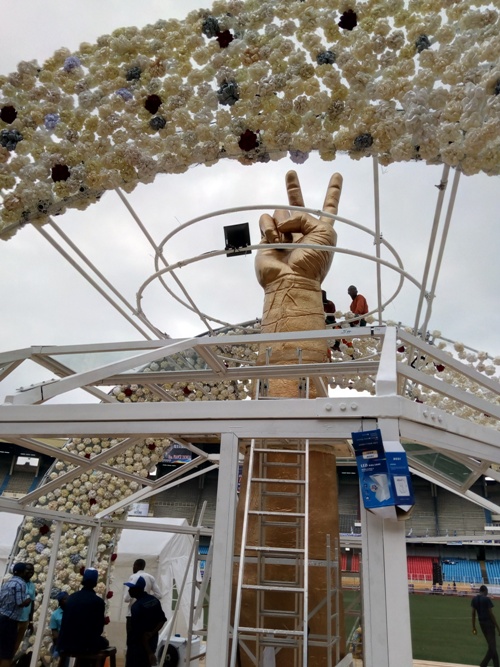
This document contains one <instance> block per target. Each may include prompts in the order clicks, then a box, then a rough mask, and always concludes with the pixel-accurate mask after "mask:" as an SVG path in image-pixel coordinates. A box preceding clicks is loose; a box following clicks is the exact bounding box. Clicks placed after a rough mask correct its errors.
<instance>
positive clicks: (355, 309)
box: [347, 285, 368, 327]
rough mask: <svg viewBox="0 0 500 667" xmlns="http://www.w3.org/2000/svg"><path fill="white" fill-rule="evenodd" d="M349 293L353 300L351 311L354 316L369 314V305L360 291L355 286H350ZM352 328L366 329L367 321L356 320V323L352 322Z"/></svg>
mask: <svg viewBox="0 0 500 667" xmlns="http://www.w3.org/2000/svg"><path fill="white" fill-rule="evenodd" d="M347 293H348V294H349V296H350V297H351V299H352V303H351V306H350V311H351V313H353V315H366V314H367V312H368V304H367V302H366V299H365V297H364V296H363V295H362V294H358V289H357V287H355V286H354V285H350V286H349V287H348V288H347ZM350 325H351V327H357V326H361V327H366V320H365V319H361V320H355V321H354V322H350Z"/></svg>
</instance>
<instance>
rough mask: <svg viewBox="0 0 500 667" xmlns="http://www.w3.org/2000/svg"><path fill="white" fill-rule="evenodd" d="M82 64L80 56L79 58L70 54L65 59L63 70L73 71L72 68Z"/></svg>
mask: <svg viewBox="0 0 500 667" xmlns="http://www.w3.org/2000/svg"><path fill="white" fill-rule="evenodd" d="M81 64H82V63H81V62H80V58H77V57H76V56H68V57H67V58H66V60H65V61H64V65H63V70H64V71H65V72H71V70H73V69H76V68H77V67H80V65H81Z"/></svg>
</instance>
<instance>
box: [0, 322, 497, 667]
mask: <svg viewBox="0 0 500 667" xmlns="http://www.w3.org/2000/svg"><path fill="white" fill-rule="evenodd" d="M337 337H344V338H345V337H350V338H354V339H356V338H357V339H358V340H361V339H363V338H373V339H378V340H380V341H381V342H382V347H381V349H380V354H379V355H378V356H377V357H376V358H370V359H367V360H363V359H359V360H354V361H351V362H337V363H325V364H314V365H308V364H296V365H291V366H272V365H269V366H259V367H256V366H253V365H252V364H240V365H239V366H237V367H235V368H226V366H225V365H224V364H223V362H222V359H221V356H220V351H218V349H217V348H219V350H220V347H219V346H223V345H229V344H234V343H237V344H247V345H251V344H254V343H255V342H257V341H258V342H259V343H261V344H262V343H265V342H266V341H269V342H272V341H275V340H285V339H286V340H296V341H297V345H298V346H300V341H301V340H304V339H325V338H326V339H327V340H329V341H332V340H333V339H335V338H337ZM401 342H404V343H405V344H406V345H407V346H412V347H414V348H415V349H418V350H419V352H421V353H422V354H425V355H429V356H430V357H432V358H433V359H436V360H438V361H439V360H443V361H445V362H446V363H447V364H448V365H453V367H454V369H455V370H456V371H457V372H461V373H463V374H464V376H467V377H468V378H469V379H470V380H471V381H474V382H477V383H479V384H481V386H482V387H484V389H485V390H486V391H487V392H488V396H491V397H493V400H486V399H485V398H482V397H478V396H476V395H474V394H472V393H469V392H466V391H463V390H461V389H459V388H457V387H455V386H453V385H451V384H447V383H445V382H443V381H442V380H437V379H436V378H434V377H432V376H430V375H426V374H425V373H422V372H421V371H419V370H418V369H415V368H413V367H412V366H411V365H406V364H402V363H401V362H398V361H397V348H398V346H399V345H400V344H401ZM191 348H194V349H196V351H197V353H198V354H199V355H200V357H202V358H203V359H204V360H205V361H206V364H207V367H206V369H204V370H191V371H190V370H182V371H181V370H174V371H163V372H159V373H158V374H155V373H140V372H139V370H138V368H139V367H140V366H141V365H144V364H146V363H149V362H150V361H151V360H154V359H160V358H162V357H166V356H167V357H168V355H172V354H178V353H180V352H182V351H184V350H188V349H191ZM99 352H100V353H102V354H103V355H104V354H109V353H110V352H114V353H117V354H118V355H119V356H121V357H122V358H121V359H120V360H119V361H114V362H112V363H108V364H103V365H101V366H98V367H94V368H91V369H89V370H85V371H83V372H75V371H74V370H73V369H72V367H71V366H72V365H75V364H74V360H75V359H76V358H78V355H81V358H82V359H83V358H84V357H85V355H86V354H88V353H92V355H94V356H93V358H94V359H95V358H97V357H96V355H97V353H99ZM65 357H66V358H67V364H66V365H65V363H64V362H63V361H61V360H63V359H64V358H65ZM24 359H32V360H35V361H37V362H38V363H40V364H41V365H42V366H43V367H46V368H51V369H52V370H53V371H54V372H55V373H57V374H59V375H60V376H61V377H60V379H55V380H53V381H51V382H49V383H42V384H40V385H35V386H33V387H30V388H27V389H25V390H22V391H19V392H18V393H16V394H15V395H13V396H11V397H9V399H8V401H7V402H6V403H4V404H3V405H1V406H0V438H1V439H3V440H5V441H10V442H13V443H17V444H20V445H22V446H23V447H25V448H28V449H31V450H33V451H34V452H39V453H46V454H50V455H51V456H55V457H57V458H59V459H61V460H63V461H66V462H68V463H71V464H73V465H74V466H75V467H74V468H73V469H72V470H71V471H70V472H67V473H66V474H65V475H64V476H61V477H59V478H58V479H57V480H54V481H52V482H48V483H47V484H46V485H44V486H42V487H39V488H37V489H36V490H35V491H33V492H31V493H29V494H27V495H26V496H24V497H23V498H20V499H6V498H0V509H1V510H4V511H9V512H16V513H20V514H30V513H33V511H34V506H33V503H34V502H35V501H36V499H37V498H38V497H39V496H40V495H41V494H42V493H44V492H46V491H47V490H48V488H49V487H51V488H52V486H55V485H58V486H61V485H62V484H64V483H65V482H66V481H70V480H71V479H73V478H75V477H76V476H78V475H80V474H81V473H82V472H84V471H85V470H89V469H96V468H99V469H102V470H112V471H113V474H115V475H122V476H124V477H126V478H127V479H134V480H135V481H138V482H139V483H140V485H141V488H140V490H139V491H137V492H136V493H135V494H133V495H132V496H129V497H128V498H126V499H123V500H119V501H117V502H116V503H115V504H114V505H113V506H111V507H110V508H108V509H106V510H105V511H103V512H101V513H100V514H97V515H96V516H95V517H85V516H81V515H71V516H70V518H71V522H72V523H78V522H80V523H84V524H86V525H87V526H90V527H92V528H94V529H95V530H97V531H98V530H99V529H100V527H102V526H105V525H107V524H108V522H109V521H110V519H111V517H112V514H113V512H114V511H116V510H117V509H120V508H122V507H123V506H125V505H129V504H130V503H132V502H138V501H140V500H144V499H145V498H147V497H150V496H152V495H154V494H155V493H158V492H159V491H161V490H164V489H166V488H168V487H169V486H172V485H175V484H177V483H179V482H180V480H179V476H180V474H186V472H189V475H188V477H187V479H189V478H192V477H193V476H196V475H198V474H203V473H205V472H206V471H207V468H204V469H203V470H200V469H199V466H200V464H201V463H202V462H203V463H206V462H209V463H210V464H211V465H210V469H211V468H212V467H213V466H219V468H220V472H219V487H218V495H217V512H216V522H215V529H214V531H213V544H214V547H213V550H214V559H213V569H212V589H213V590H217V591H218V595H217V596H212V600H211V610H210V617H209V618H210V620H209V626H208V637H207V640H208V641H207V667H220V665H222V664H226V661H227V655H228V654H227V651H228V637H229V630H230V628H229V623H230V614H229V610H230V596H231V573H232V567H233V552H232V545H233V542H234V522H235V508H236V480H237V467H238V446H239V444H240V443H241V442H242V441H246V440H249V439H252V438H276V437H279V438H287V437H289V438H307V439H309V440H310V441H311V442H312V443H314V442H321V443H329V444H330V445H331V446H332V447H333V448H334V449H335V450H336V451H337V452H338V453H339V454H340V455H342V456H346V455H349V451H350V448H349V443H350V439H351V434H352V433H353V432H355V431H360V430H369V429H373V428H377V427H378V428H380V429H381V430H382V433H383V437H384V440H385V441H392V442H394V441H397V443H399V442H400V441H401V442H403V443H417V444H420V445H425V447H426V448H428V450H426V451H429V450H432V451H435V452H438V453H439V454H440V455H442V456H445V457H447V458H449V459H451V460H453V461H455V462H458V463H460V464H461V465H463V466H465V467H466V468H468V470H469V471H470V476H469V478H468V480H467V482H466V483H461V484H459V483H455V482H454V481H453V479H451V478H449V477H447V476H446V475H445V474H444V473H443V471H442V470H439V469H432V467H429V465H428V463H426V461H425V460H424V458H423V457H422V456H421V452H419V451H417V452H416V453H415V454H413V453H412V452H411V450H410V451H409V452H408V456H409V461H410V465H411V468H412V470H413V471H414V472H415V473H416V474H419V475H422V476H424V477H426V478H427V479H432V481H435V482H436V483H437V484H440V485H442V486H445V487H446V488H448V489H450V490H451V491H453V492H454V493H457V494H459V495H462V496H463V497H466V498H468V499H469V500H472V501H473V502H477V503H479V504H481V505H482V506H483V507H487V508H488V509H490V510H492V511H494V512H495V513H500V507H497V506H496V505H495V504H493V503H491V502H490V501H488V500H487V499H484V498H480V497H479V496H476V495H475V494H474V493H472V492H471V491H470V489H469V487H470V486H471V484H472V483H473V482H474V481H475V480H476V479H477V478H478V477H479V476H480V475H482V474H483V475H489V476H492V477H494V478H495V479H497V480H499V481H500V475H499V473H498V472H497V471H496V470H495V469H494V468H493V467H492V464H495V465H500V434H499V432H498V431H497V430H495V429H493V428H491V427H488V426H482V425H479V424H476V423H474V422H473V421H470V420H466V419H463V418H460V417H457V416H455V415H453V414H450V412H447V411H445V410H443V409H439V408H437V407H430V406H427V405H426V404H425V403H417V402H415V401H414V400H412V399H411V398H410V397H409V395H408V393H406V389H405V387H406V382H414V383H415V382H420V383H422V384H425V385H426V386H430V387H431V388H433V389H435V390H436V391H437V390H439V391H440V392H441V393H442V394H443V395H444V396H447V397H449V398H451V399H453V400H455V401H460V402H462V403H464V404H467V405H470V406H471V407H472V408H473V409H475V410H478V411H481V412H488V413H489V414H491V415H492V416H494V417H495V418H497V419H498V417H499V416H500V409H499V408H498V405H497V404H496V398H498V395H499V392H498V384H497V382H496V380H494V379H490V378H487V377H485V376H484V375H482V374H481V373H478V372H477V371H475V370H474V369H471V368H469V367H468V366H465V365H463V364H461V362H459V361H457V360H454V359H451V358H450V357H449V356H447V355H444V354H443V353H442V352H441V351H440V350H438V349H437V348H436V347H435V346H432V345H429V344H428V343H425V342H423V341H421V340H420V339H418V338H416V337H414V336H413V335H411V334H408V333H406V332H404V331H402V330H399V331H398V330H397V329H396V328H394V327H384V326H374V327H366V328H352V329H342V330H331V331H311V332H298V333H287V334H266V335H264V334H260V335H244V336H233V335H227V336H218V337H202V338H195V339H185V340H168V341H155V342H153V341H145V342H139V343H122V344H114V345H97V346H96V345H91V346H86V345H83V346H71V347H49V348H32V349H27V350H20V351H15V352H12V353H4V354H3V355H1V356H0V366H1V367H2V368H3V371H2V377H6V376H7V375H8V373H9V372H10V371H11V370H12V369H13V368H14V367H15V366H16V365H17V364H19V363H21V361H22V360H24ZM338 373H341V374H349V375H351V374H353V373H355V374H367V375H370V376H371V377H373V379H374V381H375V387H376V395H375V396H365V395H356V396H355V397H354V398H351V397H349V398H347V397H345V396H343V397H335V396H329V395H328V385H329V381H330V378H331V377H332V375H336V374H338ZM167 377H168V378H169V380H170V378H180V377H182V378H183V379H190V380H193V381H195V380H196V381H198V380H200V381H208V380H209V379H211V378H221V377H223V378H232V377H238V378H240V379H249V378H250V379H257V378H259V377H260V378H263V377H266V378H269V377H288V378H296V379H297V381H299V379H300V378H304V377H310V379H311V382H314V384H315V385H316V387H317V389H318V396H319V397H318V398H316V399H314V400H304V399H285V400H260V401H249V400H248V401H232V402H223V401H220V402H180V403H179V402H172V401H168V400H166V401H165V400H164V401H162V402H155V403H133V404H131V403H128V404H120V403H118V402H117V401H116V400H114V399H113V397H111V396H108V395H107V394H105V393H104V392H102V391H101V389H99V387H100V386H109V385H111V384H114V383H117V382H120V383H129V382H136V383H141V384H142V385H144V386H148V387H151V388H152V389H154V388H155V387H161V385H162V384H163V383H165V382H166V381H167ZM77 387H80V388H84V389H86V390H87V391H89V392H90V393H91V394H93V395H94V396H99V397H100V398H102V399H103V400H102V402H101V403H98V404H64V405H51V404H48V403H46V401H47V400H48V399H50V398H52V397H55V396H58V395H60V394H62V393H64V392H68V391H71V390H73V389H75V388H77ZM97 434H98V435H101V436H113V437H114V438H116V439H118V444H117V445H115V446H114V447H112V448H110V449H109V450H106V451H105V452H101V453H100V454H97V455H95V456H93V457H92V458H90V459H82V458H81V457H78V456H76V455H74V454H72V453H70V452H66V451H64V449H62V450H60V449H57V448H55V447H53V446H52V445H50V444H47V443H46V442H45V441H44V439H45V438H67V437H75V436H90V435H92V436H95V435H97ZM208 434H210V436H211V437H213V436H214V435H215V436H216V437H217V438H218V439H219V441H220V445H221V453H220V457H219V456H217V457H214V456H211V455H207V454H206V453H205V452H203V451H202V450H201V449H200V448H199V447H197V446H196V442H199V440H200V438H202V437H203V436H207V435H208ZM150 436H153V437H155V436H161V437H163V438H164V437H168V438H171V439H172V440H173V441H177V442H181V443H182V444H183V446H187V447H188V448H190V449H191V450H192V451H193V453H194V458H193V460H192V461H191V463H189V464H186V466H187V467H184V468H182V471H178V472H177V471H176V473H173V474H171V475H168V476H166V477H163V478H161V479H159V480H157V481H153V480H144V479H142V478H139V477H136V476H134V475H131V474H129V473H126V472H122V471H119V470H117V469H115V468H110V467H109V466H108V465H107V463H106V460H107V459H109V458H110V457H112V456H115V455H116V454H117V453H118V452H119V451H122V450H124V449H126V448H129V447H131V446H132V445H133V444H134V442H137V441H138V440H139V439H141V438H145V437H150ZM188 468H189V470H188ZM191 471H192V472H191ZM36 515H38V516H42V517H46V518H47V519H52V520H55V521H58V522H61V521H64V520H65V519H68V518H69V515H67V514H66V513H64V512H58V511H53V510H48V509H46V508H39V507H37V508H36ZM363 524H364V530H363V550H364V555H363V568H364V570H363V580H364V582H365V584H364V590H363V596H364V616H365V619H366V621H365V624H364V630H365V637H364V642H365V649H366V657H365V665H366V666H367V667H396V666H397V667H406V665H408V666H409V665H411V641H410V634H409V633H410V630H409V612H408V602H407V597H406V555H405V530H404V522H398V521H391V520H381V519H379V518H378V517H375V516H373V515H371V514H370V513H368V512H365V513H364V516H363ZM112 525H113V526H114V527H117V526H118V527H119V522H118V523H117V522H116V521H113V524H112ZM134 527H135V526H134ZM185 530H188V531H189V532H191V533H192V534H207V535H209V534H211V532H212V531H210V530H208V529H203V528H200V527H193V528H190V529H185ZM381 556H382V557H381ZM389 574H390V576H389ZM375 610H376V611H375ZM383 610H385V613H382V611H383ZM406 621H407V622H406Z"/></svg>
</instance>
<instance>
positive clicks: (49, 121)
mask: <svg viewBox="0 0 500 667" xmlns="http://www.w3.org/2000/svg"><path fill="white" fill-rule="evenodd" d="M60 120H61V118H60V116H59V114H58V113H48V114H47V115H46V116H45V118H44V119H43V124H44V125H45V127H46V128H47V130H53V129H54V128H55V126H56V125H57V123H58V122H59V121H60Z"/></svg>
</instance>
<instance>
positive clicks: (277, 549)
mask: <svg viewBox="0 0 500 667" xmlns="http://www.w3.org/2000/svg"><path fill="white" fill-rule="evenodd" d="M246 548H247V549H248V550H250V551H265V552H267V553H270V554H283V555H284V556H289V555H290V554H303V553H305V549H295V548H290V549H286V548H283V547H256V546H250V545H247V547H246Z"/></svg>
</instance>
